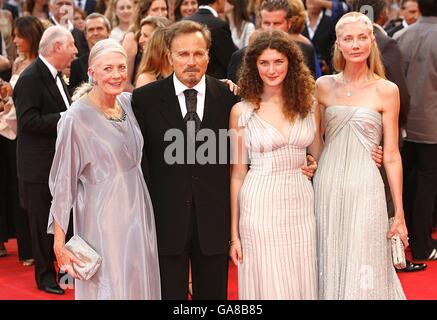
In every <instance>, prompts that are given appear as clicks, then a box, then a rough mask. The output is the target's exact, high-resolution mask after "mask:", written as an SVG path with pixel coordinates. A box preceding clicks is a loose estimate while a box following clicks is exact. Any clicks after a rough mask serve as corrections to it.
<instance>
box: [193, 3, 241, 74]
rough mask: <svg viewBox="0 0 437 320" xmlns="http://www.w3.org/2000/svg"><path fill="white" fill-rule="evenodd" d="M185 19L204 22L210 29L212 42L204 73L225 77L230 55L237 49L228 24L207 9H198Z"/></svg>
mask: <svg viewBox="0 0 437 320" xmlns="http://www.w3.org/2000/svg"><path fill="white" fill-rule="evenodd" d="M185 19H186V20H192V21H195V22H198V23H201V24H204V25H206V26H207V27H208V29H209V30H210V31H211V40H212V42H211V48H210V49H209V63H208V69H207V70H206V74H207V75H209V76H211V77H214V78H217V79H224V78H226V74H227V68H228V65H229V61H230V60H231V55H232V53H233V52H234V51H236V50H237V47H236V46H235V44H234V42H233V41H232V36H231V30H230V29H229V25H228V24H227V23H226V22H225V21H223V20H221V19H219V18H216V17H214V15H213V14H212V13H211V11H209V10H208V9H200V10H199V11H197V12H196V13H195V14H193V15H191V16H189V17H187V18H185Z"/></svg>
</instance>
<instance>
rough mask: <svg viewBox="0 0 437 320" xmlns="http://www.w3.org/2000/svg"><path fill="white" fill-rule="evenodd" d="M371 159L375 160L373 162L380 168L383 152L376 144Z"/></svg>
mask: <svg viewBox="0 0 437 320" xmlns="http://www.w3.org/2000/svg"><path fill="white" fill-rule="evenodd" d="M372 159H373V161H375V164H376V166H377V167H378V168H381V166H382V161H383V160H384V152H383V151H382V147H381V146H377V147H376V148H375V149H373V150H372Z"/></svg>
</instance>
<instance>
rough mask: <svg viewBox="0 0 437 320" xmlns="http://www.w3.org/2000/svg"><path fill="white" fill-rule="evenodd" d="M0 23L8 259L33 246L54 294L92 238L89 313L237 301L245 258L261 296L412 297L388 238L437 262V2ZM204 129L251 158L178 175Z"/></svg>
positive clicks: (61, 11)
mask: <svg viewBox="0 0 437 320" xmlns="http://www.w3.org/2000/svg"><path fill="white" fill-rule="evenodd" d="M0 8H1V9H0V263H1V257H3V256H6V255H7V254H8V252H7V250H6V247H5V245H4V243H6V242H8V240H9V239H11V238H17V244H18V256H19V259H20V261H21V263H22V265H23V267H29V266H33V265H34V266H35V281H36V285H37V287H38V289H40V290H43V291H45V292H48V293H52V294H63V293H64V292H65V291H64V289H63V288H61V286H60V283H62V281H63V280H62V279H64V280H65V279H66V277H69V275H70V276H76V274H75V271H74V269H73V268H72V264H73V263H78V264H80V263H81V261H80V260H79V259H76V257H74V256H72V255H71V254H69V253H68V252H67V251H66V249H65V248H64V244H65V242H66V241H68V239H69V238H70V237H71V236H72V235H73V234H79V235H80V236H83V237H84V238H86V240H87V241H89V242H91V243H92V245H93V246H94V247H95V248H97V251H99V252H100V253H101V254H102V255H103V256H104V260H103V261H104V265H103V266H102V268H101V269H100V271H99V273H98V274H97V275H96V276H97V278H95V279H94V280H91V281H89V282H83V281H81V280H78V279H76V280H75V281H76V297H77V298H78V299H159V298H161V297H162V298H164V299H186V298H187V295H188V294H190V295H191V296H192V298H193V299H226V294H227V276H228V274H227V272H228V263H229V258H231V259H230V261H232V262H233V263H235V264H236V265H237V266H238V271H239V297H240V298H241V299H317V298H319V299H404V298H405V296H404V293H403V291H402V288H401V286H400V283H399V280H398V278H397V276H396V273H395V270H394V268H393V266H392V265H391V261H390V252H389V250H390V249H389V242H388V240H387V238H390V237H391V236H393V235H394V234H399V235H400V236H401V238H402V241H403V243H404V245H405V247H407V246H408V245H409V246H410V247H411V253H412V258H413V261H407V265H406V267H405V268H404V269H400V270H397V271H398V272H415V271H423V270H425V272H426V267H427V265H426V261H430V260H437V240H436V239H433V238H432V233H433V230H434V228H436V227H437V162H435V161H432V159H434V158H435V157H436V156H437V131H436V130H435V128H436V125H437V88H436V85H435V83H437V0H0ZM351 12H352V13H351ZM357 12H361V14H358V13H357ZM345 30H347V32H346V31H345ZM218 80H222V81H218ZM237 94H238V95H237ZM190 121H191V122H192V123H193V125H194V129H193V130H194V133H193V134H197V133H198V131H199V130H201V129H209V130H212V131H213V132H215V133H217V136H218V132H219V131H220V130H221V129H233V130H234V131H235V132H237V137H231V139H230V141H231V142H233V143H237V144H243V146H244V148H243V149H242V150H240V149H238V148H237V149H235V152H234V155H235V154H236V155H238V159H239V160H242V159H243V160H245V161H246V162H244V161H243V162H241V163H240V162H238V161H237V162H236V163H235V162H232V161H231V159H230V158H228V163H231V162H232V164H231V165H230V166H229V165H228V164H225V165H223V164H214V165H210V164H207V165H205V164H199V163H195V164H193V165H180V164H172V165H169V164H168V163H166V162H165V161H164V154H165V152H166V151H165V150H166V148H168V146H169V144H170V142H169V141H168V140H165V138H164V133H165V131H167V130H170V129H172V128H179V129H181V130H182V132H183V135H184V137H185V136H187V137H188V136H189V135H190V134H191V133H190V131H189V130H188V129H187V128H188V127H186V128H184V127H185V125H186V126H188V123H190ZM345 124H348V126H347V127H345ZM91 128H92V130H91ZM184 130H185V131H184ZM354 135H356V137H355V140H354V139H352V138H351V136H354ZM187 139H188V138H187ZM214 144H215V143H214ZM267 145H269V146H267ZM272 145H273V147H272ZM379 145H381V146H382V148H379ZM358 146H360V148H359V147H358ZM215 147H216V148H217V150H219V142H218V141H217V145H216V146H215ZM268 147H270V149H268ZM184 148H185V149H184V150H186V148H187V145H184ZM196 148H197V146H196ZM232 148H233V146H232ZM381 149H382V151H381ZM266 150H268V152H267V151H266ZM369 155H370V156H369ZM401 156H402V157H401ZM245 157H248V158H247V159H246V158H245ZM266 159H268V160H266ZM307 159H308V163H307ZM372 159H373V160H372ZM317 163H318V165H317ZM381 164H383V166H382V167H381V168H380V169H379V170H377V167H380V166H381ZM357 166H361V167H360V169H357ZM229 172H230V174H229ZM313 175H314V180H313V183H312V182H311V179H312V177H313ZM307 178H308V179H307ZM357 182H359V183H360V188H359V189H355V188H357V185H356V183H357ZM126 186H128V187H126ZM313 186H314V187H313ZM364 190H365V191H364ZM149 192H150V194H149ZM120 212H126V214H125V215H122V217H121V216H120V215H119V214H120ZM370 214H371V215H370ZM389 217H395V223H394V225H393V226H392V227H388V224H387V220H388V218H389ZM102 219H104V222H102ZM363 226H366V228H364V227H363ZM407 229H408V231H407ZM115 230H116V231H115ZM266 230H268V232H267V231H266ZM127 236H128V237H127ZM407 236H408V237H407ZM126 237H127V238H126ZM114 252H118V255H119V257H120V259H119V260H117V259H115V258H114ZM139 252H141V254H139ZM122 257H123V258H122ZM122 259H127V260H132V259H134V260H135V259H137V260H139V261H140V263H139V264H135V265H130V264H129V263H128V264H126V263H125V262H124V260H122ZM55 260H57V263H58V266H56V264H55V263H54V262H55ZM363 266H368V267H369V266H370V267H371V268H372V270H374V274H377V278H378V283H376V282H375V288H373V289H372V290H373V291H372V290H370V291H369V290H368V288H364V289H363V288H362V287H360V278H359V277H360V274H362V267H363ZM57 267H60V268H59V270H58V268H57ZM212 275H214V276H212ZM126 279H127V280H126Z"/></svg>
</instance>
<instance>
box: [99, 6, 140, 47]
mask: <svg viewBox="0 0 437 320" xmlns="http://www.w3.org/2000/svg"><path fill="white" fill-rule="evenodd" d="M133 13H134V5H133V2H132V0H111V1H110V2H109V7H108V9H107V11H106V13H105V16H106V17H107V18H108V19H109V21H110V22H111V25H112V30H111V35H110V38H112V39H115V40H116V41H118V42H119V43H121V42H122V41H123V38H124V35H125V34H126V32H127V31H128V29H129V27H130V25H131V23H132V17H133Z"/></svg>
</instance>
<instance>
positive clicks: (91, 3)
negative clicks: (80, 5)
mask: <svg viewBox="0 0 437 320" xmlns="http://www.w3.org/2000/svg"><path fill="white" fill-rule="evenodd" d="M96 3H97V2H96V0H86V2H85V12H86V14H87V15H90V14H91V13H93V12H95V11H96Z"/></svg>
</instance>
